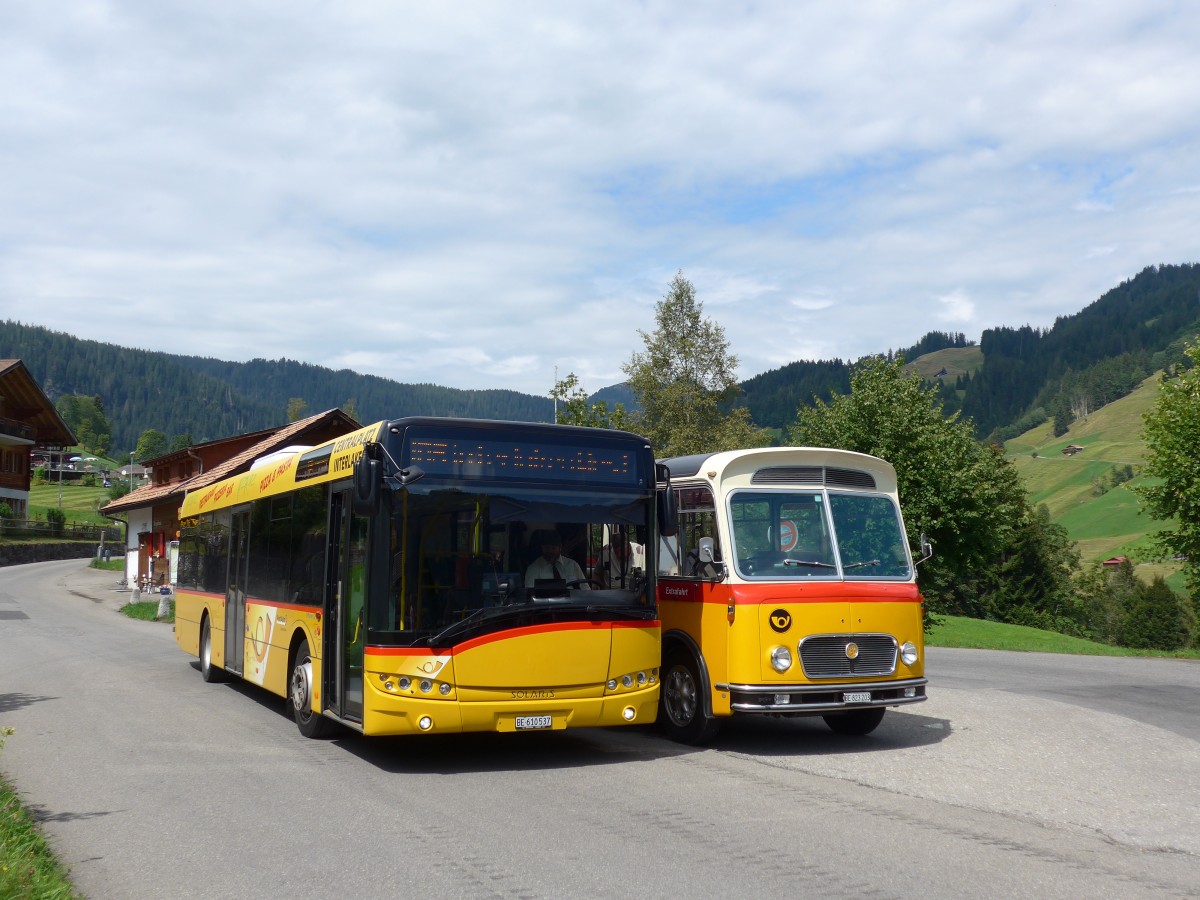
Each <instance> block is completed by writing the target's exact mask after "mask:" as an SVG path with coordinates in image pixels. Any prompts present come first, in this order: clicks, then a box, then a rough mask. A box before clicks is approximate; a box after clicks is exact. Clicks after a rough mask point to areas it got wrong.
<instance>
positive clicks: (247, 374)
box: [177, 356, 554, 422]
mask: <svg viewBox="0 0 1200 900" xmlns="http://www.w3.org/2000/svg"><path fill="white" fill-rule="evenodd" d="M177 359H178V360H179V362H180V363H182V364H183V365H184V366H187V367H188V368H191V369H193V370H195V371H196V372H198V373H200V374H201V375H204V376H206V377H212V378H216V379H218V380H219V381H222V382H224V383H225V384H228V385H229V386H230V387H231V388H233V390H235V391H237V392H239V393H241V394H243V395H244V396H247V397H254V398H255V399H256V400H259V401H263V402H266V403H267V404H268V405H269V406H271V407H273V408H277V409H280V410H286V409H287V406H288V401H289V400H291V399H293V398H299V399H301V400H303V401H304V402H305V403H307V404H308V409H309V410H310V411H311V412H319V411H320V410H323V409H333V408H334V407H341V408H343V409H345V408H347V406H353V407H354V409H353V410H351V412H352V414H353V415H354V416H355V417H356V418H357V419H358V420H359V421H360V422H375V421H377V420H379V419H394V418H399V417H400V416H460V417H464V418H474V419H504V420H508V421H526V422H548V421H550V419H551V418H553V416H554V404H553V401H551V399H550V398H549V396H545V397H535V396H533V395H531V394H522V393H519V392H517V391H508V390H478V391H464V390H458V389H457V388H447V387H439V386H438V385H435V384H401V383H399V382H396V381H389V380H388V379H386V378H380V377H378V376H376V375H360V374H359V373H357V372H352V371H350V370H349V369H339V370H337V371H334V370H333V369H325V368H322V367H321V366H314V365H310V364H309V363H302V362H296V361H295V360H290V359H277V360H266V359H252V360H250V361H249V362H246V363H236V362H223V361H221V360H217V359H207V358H201V357H197V356H180V357H177Z"/></svg>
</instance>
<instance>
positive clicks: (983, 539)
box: [791, 357, 1073, 618]
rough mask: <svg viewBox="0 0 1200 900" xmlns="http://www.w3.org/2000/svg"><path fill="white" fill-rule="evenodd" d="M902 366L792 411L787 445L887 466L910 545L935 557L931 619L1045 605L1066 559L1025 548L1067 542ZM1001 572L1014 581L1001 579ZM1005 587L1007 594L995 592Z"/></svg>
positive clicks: (855, 374) (876, 362)
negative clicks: (925, 543) (923, 541)
mask: <svg viewBox="0 0 1200 900" xmlns="http://www.w3.org/2000/svg"><path fill="white" fill-rule="evenodd" d="M903 365H904V360H903V358H902V357H897V358H896V359H894V360H892V361H888V360H887V359H885V358H883V357H871V358H868V359H865V360H862V361H860V362H859V363H858V364H856V366H855V367H854V370H853V371H852V373H851V377H850V393H849V394H847V395H840V396H836V397H833V398H832V399H831V400H830V401H829V402H824V401H821V400H819V399H818V400H816V401H815V405H814V406H811V407H801V408H800V410H799V411H798V414H797V420H796V423H795V425H793V426H792V429H791V439H792V441H793V442H794V443H797V444H807V445H813V446H827V447H840V448H843V449H846V450H856V451H858V452H860V453H869V454H871V455H873V456H879V457H882V458H883V459H886V460H887V461H888V462H890V463H891V464H892V465H893V466H895V468H896V475H897V478H898V481H899V489H900V501H901V504H902V505H903V508H904V515H905V521H906V525H907V527H908V529H909V540H910V542H911V543H913V544H914V545H915V543H916V539H917V538H918V536H919V534H920V533H922V532H923V533H925V534H927V535H928V536H929V538H930V539H931V540H932V541H933V545H934V551H935V552H934V557H933V559H932V560H930V561H929V562H928V563H926V564H925V565H924V567H923V568H922V571H921V586H922V590H923V592H924V594H925V596H926V599H927V600H928V601H929V604H930V608H931V609H932V610H933V611H935V612H945V613H955V612H962V613H966V614H971V615H989V616H991V617H995V618H1005V616H1004V615H1003V614H1002V610H1004V609H1005V608H1006V607H1017V606H1020V607H1024V608H1025V609H1026V614H1028V613H1029V611H1030V610H1032V609H1044V608H1046V607H1047V606H1048V605H1052V604H1053V603H1055V602H1056V601H1057V597H1055V596H1053V594H1054V593H1056V592H1057V591H1059V590H1062V589H1065V586H1064V585H1063V584H1061V580H1060V578H1059V577H1057V576H1055V577H1054V578H1050V577H1049V576H1050V575H1052V574H1054V573H1061V572H1062V571H1063V570H1064V568H1065V570H1067V571H1069V570H1070V569H1071V568H1072V566H1073V560H1072V559H1070V558H1068V559H1066V560H1062V561H1060V562H1058V563H1055V562H1049V563H1048V562H1047V561H1046V559H1045V557H1044V552H1045V548H1042V547H1039V548H1034V547H1032V546H1029V542H1031V541H1037V540H1039V539H1041V538H1043V537H1044V536H1046V535H1047V534H1050V535H1052V536H1056V537H1058V538H1061V543H1063V544H1065V536H1064V535H1062V534H1059V533H1058V532H1055V531H1054V530H1053V529H1050V528H1048V523H1047V522H1046V521H1045V520H1044V517H1042V516H1040V515H1038V514H1037V513H1035V512H1034V511H1032V510H1030V508H1029V505H1028V503H1027V502H1026V500H1025V495H1024V490H1023V488H1022V486H1021V480H1020V478H1018V476H1017V474H1016V472H1015V471H1014V469H1013V467H1012V464H1011V463H1010V462H1008V461H1007V460H1006V459H1005V458H1004V455H1003V454H1002V453H1001V452H999V450H998V449H996V448H993V447H991V446H989V445H985V444H981V443H980V442H979V441H977V440H976V439H975V436H974V428H973V426H972V424H971V423H970V422H969V421H963V420H960V419H959V417H958V414H957V413H956V414H953V415H951V416H945V415H943V413H942V407H941V404H940V403H939V401H938V399H937V397H936V388H933V387H927V386H923V385H922V382H921V379H920V378H919V377H918V376H915V375H907V374H905V372H904V369H903ZM1068 546H1069V545H1068ZM1059 549H1060V550H1061V549H1063V548H1062V547H1060V548H1059ZM1055 552H1057V551H1055ZM1053 555H1054V554H1053V553H1052V554H1051V556H1053ZM1005 570H1007V571H1008V573H1009V574H1010V575H1019V576H1020V577H1019V578H1018V579H1016V580H1013V581H1011V582H1010V581H1006V580H1005V579H1004V577H1003V572H1004V571H1005ZM1068 584H1069V579H1068ZM1008 586H1011V587H1012V588H1013V590H1015V591H1016V593H1015V594H1014V595H1012V596H1007V597H1006V596H1003V595H1001V594H999V593H998V592H1001V591H1003V590H1004V589H1005V588H1006V587H1008ZM1048 592H1049V593H1048Z"/></svg>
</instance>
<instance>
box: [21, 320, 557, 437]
mask: <svg viewBox="0 0 1200 900" xmlns="http://www.w3.org/2000/svg"><path fill="white" fill-rule="evenodd" d="M0 359H20V360H22V361H24V363H25V366H26V368H28V369H29V372H30V374H32V375H33V377H34V378H35V379H36V380H37V381H38V383H39V384H40V385H41V386H42V389H43V390H44V391H45V392H46V396H47V397H49V398H50V400H51V401H54V402H57V401H58V399H59V398H60V397H62V396H64V395H71V394H77V395H82V396H87V397H99V398H100V403H101V405H102V407H103V411H104V413H105V415H106V416H107V417H108V420H109V424H110V425H111V426H112V442H111V445H110V446H111V447H112V449H113V450H115V451H125V452H127V451H128V450H131V449H133V447H134V446H135V445H136V444H137V439H138V436H139V435H140V434H141V433H142V432H143V431H145V430H147V429H156V430H158V431H161V432H162V433H163V434H164V435H166V436H167V437H168V438H172V437H174V436H177V435H187V436H190V438H191V440H190V441H188V443H201V442H203V441H207V440H215V439H216V438H222V437H227V436H229V435H233V434H240V433H243V432H246V431H255V430H258V429H260V428H270V427H273V426H276V425H282V424H284V423H285V422H286V421H287V410H288V402H289V401H290V400H291V399H293V398H298V399H300V400H303V401H304V402H305V403H306V404H307V408H308V411H309V412H320V411H322V410H325V409H332V408H333V407H346V406H347V405H350V404H352V405H353V407H354V410H353V415H355V417H356V418H358V419H359V421H361V422H372V421H376V420H378V419H383V418H392V417H398V416H405V415H454V416H458V415H461V416H476V417H479V418H492V419H532V420H534V421H549V420H550V418H551V417H552V415H553V404H552V402H551V401H550V399H549V398H548V397H534V396H532V395H529V394H521V393H518V392H516V391H463V390H457V389H455V388H446V387H437V386H435V385H408V384H400V383H398V382H394V381H388V380H386V379H383V378H376V377H374V376H369V375H358V374H356V373H354V372H349V371H345V370H343V371H339V372H335V371H333V370H331V369H323V368H321V367H320V366H312V365H307V364H305V363H298V362H292V361H291V360H278V361H275V362H268V361H266V360H253V361H251V362H249V363H227V362H220V361H218V360H211V359H200V358H197V357H183V356H174V355H171V354H169V353H160V352H155V351H148V350H134V349H129V348H125V347H118V346H116V345H114V344H105V343H100V342H99V341H88V340H81V339H79V338H76V337H72V336H71V335H69V334H63V333H61V332H55V331H50V330H49V329H47V328H42V327H39V326H33V325H24V324H21V323H19V322H13V321H3V322H0ZM119 455H120V454H118V456H119Z"/></svg>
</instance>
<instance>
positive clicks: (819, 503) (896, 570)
mask: <svg viewBox="0 0 1200 900" xmlns="http://www.w3.org/2000/svg"><path fill="white" fill-rule="evenodd" d="M729 512H730V520H731V524H732V531H733V544H734V554H733V559H734V565H735V566H736V568H737V571H738V574H740V575H741V576H742V577H743V578H748V579H763V578H768V579H785V578H786V579H795V578H803V579H810V578H846V579H855V580H857V579H876V578H886V579H907V578H909V577H911V574H912V566H911V563H910V561H909V556H908V552H907V550H906V547H905V543H904V531H903V529H902V527H901V523H900V515H899V511H898V510H897V509H896V505H895V503H893V502H892V499H891V498H890V497H888V496H886V495H881V494H846V493H835V492H827V491H761V492H758V491H738V492H736V493H735V494H733V495H732V496H731V497H730V500H729Z"/></svg>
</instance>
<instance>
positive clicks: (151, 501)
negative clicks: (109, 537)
mask: <svg viewBox="0 0 1200 900" xmlns="http://www.w3.org/2000/svg"><path fill="white" fill-rule="evenodd" d="M329 426H333V427H335V428H337V427H340V428H343V429H344V430H345V431H346V432H350V431H353V430H354V429H356V428H358V427H359V424H358V422H356V421H355V420H354V419H352V418H350V416H348V415H346V414H345V413H344V412H342V411H341V410H340V409H329V410H326V411H325V412H323V413H317V414H316V415H315V416H309V417H308V418H307V419H300V420H299V421H296V422H291V423H289V424H287V425H284V426H283V427H282V428H278V429H275V430H274V431H268V432H266V433H265V434H266V436H265V437H264V438H263V439H262V440H260V441H258V442H257V443H255V444H252V445H251V446H249V447H247V448H246V449H245V450H243V451H242V452H241V453H238V454H235V455H234V456H231V457H230V458H229V459H227V460H225V461H224V462H223V463H221V464H220V465H216V466H213V467H212V468H211V469H209V470H208V471H207V472H201V473H200V474H199V475H194V476H192V477H191V478H188V479H186V480H185V481H177V482H175V483H174V484H148V485H143V486H142V487H140V488H138V489H137V490H135V491H130V492H129V493H128V494H126V495H125V496H124V497H121V498H120V499H118V500H114V501H113V502H112V503H109V504H108V505H107V506H104V507H102V508H101V510H100V513H101V515H106V516H110V515H114V514H116V513H121V512H128V511H129V510H131V509H142V508H144V507H147V506H155V505H157V504H159V503H162V502H163V501H165V500H168V499H172V500H174V499H177V500H178V502H179V503H182V502H183V498H184V495H185V494H187V492H188V491H194V490H196V489H197V488H202V487H207V486H208V485H210V484H212V483H214V482H217V481H220V480H221V479H222V478H228V477H229V476H230V475H237V474H239V473H241V472H245V471H247V470H248V469H249V468H250V463H252V462H253V461H254V460H255V459H257V458H258V457H260V456H262V455H263V454H265V453H270V452H272V451H273V450H279V449H282V448H283V447H286V446H288V445H289V444H294V443H296V442H297V441H298V440H299V439H300V438H302V437H303V436H304V435H305V434H306V433H308V432H310V431H315V430H316V429H318V428H324V429H326V430H327V429H328V427H329ZM323 439H324V438H323ZM210 443H212V442H210ZM172 455H173V454H172ZM160 459H162V457H160Z"/></svg>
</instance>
